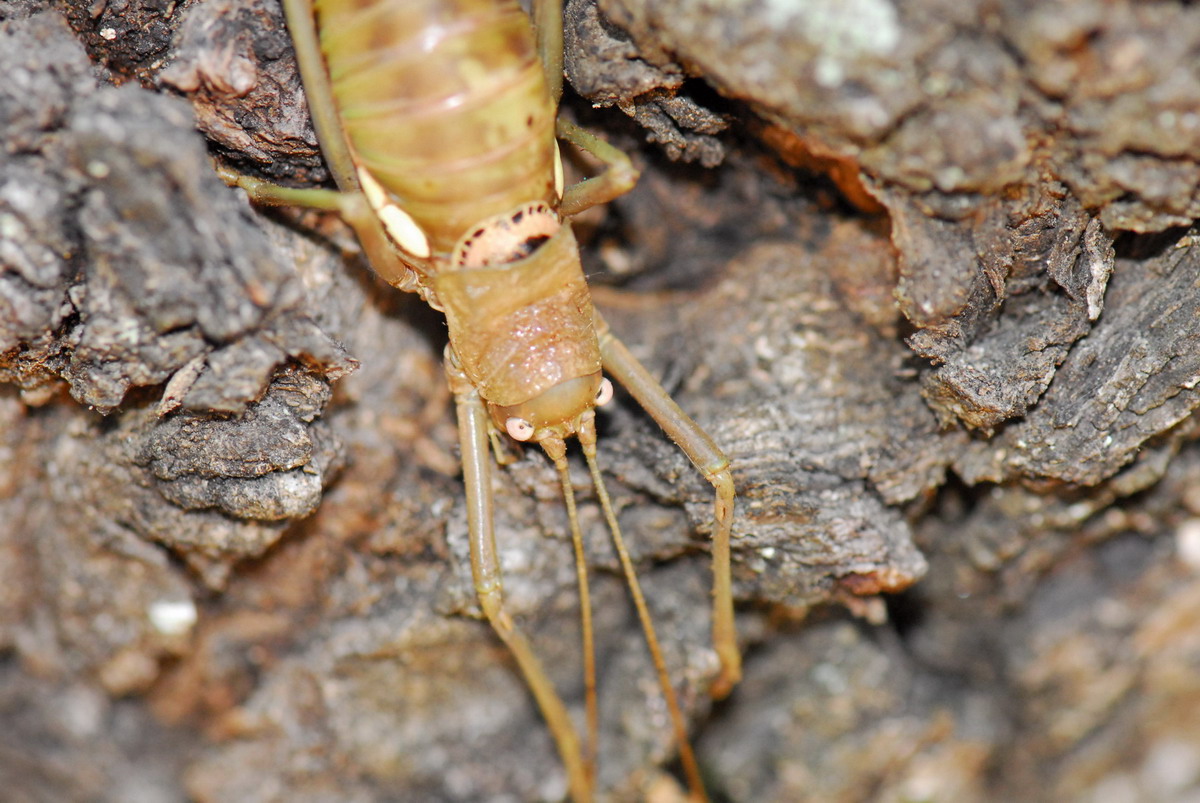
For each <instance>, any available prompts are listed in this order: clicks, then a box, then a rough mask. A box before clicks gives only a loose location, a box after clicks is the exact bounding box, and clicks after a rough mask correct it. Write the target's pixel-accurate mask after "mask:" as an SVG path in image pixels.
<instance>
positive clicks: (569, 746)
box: [446, 348, 592, 803]
mask: <svg viewBox="0 0 1200 803" xmlns="http://www.w3.org/2000/svg"><path fill="white" fill-rule="evenodd" d="M455 362H456V361H455V358H454V355H453V353H452V352H451V351H450V349H449V348H447V350H446V376H447V379H448V380H449V383H450V391H451V392H452V393H453V394H454V400H455V406H456V408H457V411H458V439H459V445H460V448H461V449H462V469H463V484H464V485H465V486H466V492H467V529H468V532H469V538H470V543H471V575H472V577H473V578H474V581H475V594H476V595H477V596H478V598H479V607H480V608H482V609H483V615H484V616H486V617H487V620H488V622H489V623H490V624H491V625H492V629H493V630H495V631H496V635H498V636H499V637H500V640H501V641H503V642H504V644H505V646H507V647H508V649H509V652H511V653H512V656H513V658H515V659H516V661H517V666H518V667H519V668H520V670H521V674H522V675H523V676H524V677H525V682H526V683H527V684H528V685H529V689H530V690H531V691H532V692H533V696H534V698H535V699H536V700H537V703H538V707H539V708H540V709H541V712H542V717H543V718H544V719H545V720H546V724H547V725H548V726H549V727H550V732H551V734H553V736H554V742H555V744H556V745H557V746H558V753H559V755H560V756H561V758H562V762H563V764H564V765H565V766H566V770H567V784H568V787H569V788H570V791H571V797H572V799H574V800H575V803H586V801H590V800H591V799H592V784H591V779H590V773H589V771H588V768H587V763H586V762H585V761H584V758H583V751H582V749H581V748H580V743H579V734H578V733H577V732H576V730H575V725H574V724H573V723H572V722H571V717H570V715H569V714H568V713H567V707H566V705H564V704H563V701H562V698H561V697H559V695H558V692H557V691H555V690H554V685H553V684H552V683H551V682H550V678H549V677H547V675H546V672H545V670H544V669H542V664H541V662H540V661H539V660H538V658H537V656H536V655H535V654H534V652H533V647H532V646H530V644H529V641H528V640H527V639H526V638H525V636H524V635H523V634H522V633H521V631H520V630H518V629H517V625H516V622H515V621H513V618H512V615H511V614H510V613H509V612H508V610H507V609H506V608H505V605H504V588H503V584H502V579H501V574H500V561H499V558H498V557H497V554H496V538H495V535H494V531H493V524H492V481H491V455H490V454H489V453H488V429H489V424H488V414H487V410H486V409H485V408H484V404H483V400H482V399H481V398H480V397H479V391H477V390H476V389H475V387H474V386H473V385H472V384H471V383H470V381H469V380H468V379H467V377H466V376H465V375H464V374H463V372H462V369H461V368H459V367H458V366H457V365H456V364H455Z"/></svg>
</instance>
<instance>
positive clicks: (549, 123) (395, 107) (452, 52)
mask: <svg viewBox="0 0 1200 803" xmlns="http://www.w3.org/2000/svg"><path fill="white" fill-rule="evenodd" d="M315 8H316V13H317V30H318V36H319V38H320V43H321V51H322V53H323V54H324V56H325V63H326V66H327V68H328V70H329V78H330V87H331V89H332V92H333V98H334V102H335V103H336V105H337V108H338V112H339V116H340V117H341V121H342V130H343V131H344V133H345V136H346V140H347V142H348V143H349V145H350V148H351V151H352V153H353V154H354V156H355V159H356V161H357V162H358V163H359V164H360V165H361V166H363V167H365V168H367V170H369V171H370V172H371V174H372V175H373V176H374V177H375V178H376V180H378V181H379V183H380V184H381V185H383V187H384V188H385V189H387V190H388V191H389V192H390V193H391V194H392V195H394V196H395V198H396V200H397V201H398V202H399V205H400V206H401V207H402V208H403V209H404V210H405V211H406V212H407V213H408V214H409V215H411V216H412V217H413V219H414V220H416V221H417V223H418V224H420V226H421V228H422V229H423V230H424V231H425V233H426V235H427V236H428V237H429V241H430V245H431V247H432V251H433V254H434V255H438V254H441V255H447V254H449V253H450V251H451V250H452V249H453V248H454V245H455V244H456V243H457V242H458V240H459V238H461V237H462V236H463V234H464V233H466V232H467V230H468V228H469V227H471V226H474V225H475V224H477V223H479V222H480V221H483V220H486V219H487V218H490V217H493V216H495V215H499V214H503V213H505V212H507V211H509V210H510V209H512V208H514V207H516V206H517V205H518V204H521V203H523V202H527V201H545V202H546V203H549V204H551V205H555V204H557V203H558V195H557V193H556V192H555V187H554V164H555V159H556V156H555V145H554V117H555V111H556V110H555V107H554V103H553V102H552V101H551V99H550V93H549V90H548V89H547V87H546V80H545V76H544V73H543V71H542V65H541V61H540V60H539V58H538V54H537V49H536V45H535V42H534V37H533V31H532V29H531V28H530V25H529V17H528V16H527V15H526V14H525V12H524V11H522V10H521V8H520V7H519V6H518V5H517V3H516V0H499V1H497V0H318V1H317V2H316V3H315Z"/></svg>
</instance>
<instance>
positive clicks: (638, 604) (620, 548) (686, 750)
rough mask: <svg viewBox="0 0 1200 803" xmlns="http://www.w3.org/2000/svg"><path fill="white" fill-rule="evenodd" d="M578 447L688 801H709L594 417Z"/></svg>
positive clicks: (583, 425) (585, 424)
mask: <svg viewBox="0 0 1200 803" xmlns="http://www.w3.org/2000/svg"><path fill="white" fill-rule="evenodd" d="M579 443H580V444H581V445H582V446H583V456H584V457H585V458H586V459H587V464H588V470H590V471H591V473H592V484H593V485H595V486H596V495H597V496H599V498H600V507H601V508H603V509H604V518H605V519H607V520H608V529H609V531H610V532H611V533H612V538H613V546H614V548H615V549H616V551H617V556H618V557H619V558H620V560H621V569H622V570H623V571H624V573H625V582H626V583H627V584H628V585H629V593H630V595H632V597H633V604H634V607H635V608H637V614H638V619H640V620H641V623H642V632H643V633H644V634H645V636H646V646H647V647H649V649H650V659H651V660H652V661H653V662H654V669H655V672H657V673H658V685H659V688H660V689H662V694H663V698H664V699H665V700H666V702H667V710H668V712H670V715H671V724H672V726H673V727H674V730H675V742H676V744H677V745H678V746H679V763H680V764H682V765H683V774H684V775H685V776H686V777H687V784H688V790H689V797H691V798H692V799H693V800H697V801H707V800H708V795H707V794H706V793H705V791H704V781H703V780H702V779H701V777H700V767H699V765H698V764H697V763H696V755H695V753H693V752H692V745H691V742H689V741H688V735H687V725H686V724H685V723H684V719H683V710H682V709H681V708H680V707H679V698H678V696H677V695H676V694H675V687H674V686H672V685H671V676H670V675H669V674H668V673H667V663H666V661H665V660H663V654H662V648H661V647H660V646H659V643H658V636H657V635H656V634H655V632H654V622H653V621H651V619H650V609H649V608H648V607H647V606H646V598H645V596H644V595H643V594H642V587H641V584H640V583H638V579H637V574H636V573H635V572H634V568H633V561H632V560H631V559H630V557H629V550H627V549H626V548H625V539H623V538H622V537H621V528H620V526H619V525H618V524H617V517H616V514H614V513H613V507H612V501H611V500H610V499H609V497H608V489H607V488H606V487H605V485H604V479H603V478H602V477H601V476H600V467H599V465H597V463H596V422H595V417H594V415H593V416H587V415H585V416H584V417H583V420H582V421H581V425H580V428H579Z"/></svg>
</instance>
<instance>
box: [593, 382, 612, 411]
mask: <svg viewBox="0 0 1200 803" xmlns="http://www.w3.org/2000/svg"><path fill="white" fill-rule="evenodd" d="M612 397H613V386H612V382H609V381H608V380H607V379H601V380H600V388H599V390H597V391H596V406H597V407H603V406H604V405H606V404H608V403H609V402H610V401H612Z"/></svg>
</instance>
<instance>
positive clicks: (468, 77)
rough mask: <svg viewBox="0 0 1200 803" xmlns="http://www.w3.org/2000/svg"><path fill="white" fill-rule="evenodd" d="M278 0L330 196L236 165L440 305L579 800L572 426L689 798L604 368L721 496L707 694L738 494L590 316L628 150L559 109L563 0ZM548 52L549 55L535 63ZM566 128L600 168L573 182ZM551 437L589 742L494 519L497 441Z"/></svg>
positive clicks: (520, 640) (494, 585)
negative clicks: (618, 464)
mask: <svg viewBox="0 0 1200 803" xmlns="http://www.w3.org/2000/svg"><path fill="white" fill-rule="evenodd" d="M533 5H534V9H533V17H534V19H533V23H534V24H533V25H532V26H531V25H530V19H529V17H528V16H527V15H526V14H525V12H524V11H522V10H521V8H520V7H519V6H518V5H517V2H516V0H316V2H315V3H314V2H313V0H284V8H285V12H286V15H287V22H288V27H289V29H290V31H291V34H292V39H293V42H294V43H295V47H296V52H297V56H298V59H299V62H300V68H301V74H302V77H303V80H304V85H305V90H306V93H307V95H308V100H309V106H310V109H311V112H312V117H313V123H314V126H315V128H316V130H317V135H318V138H319V140H320V142H321V148H322V151H323V152H324V155H325V159H326V161H327V163H328V165H329V168H330V170H331V172H332V173H333V175H334V178H335V180H336V181H337V185H338V188H339V189H338V190H337V191H334V190H319V189H318V190H314V189H301V190H296V189H287V188H283V187H278V186H275V185H270V184H266V183H264V182H260V181H258V180H255V179H252V178H249V177H244V176H235V175H233V174H226V178H227V179H228V180H229V181H230V182H231V183H236V184H238V185H239V186H241V187H243V188H244V189H245V190H246V191H247V192H248V193H249V194H250V196H251V197H252V198H253V199H254V200H256V201H259V202H263V203H274V204H295V205H303V206H310V207H317V208H324V209H333V210H337V211H338V212H340V214H341V215H342V217H343V218H344V219H345V220H346V221H347V222H348V223H349V224H350V225H351V226H352V227H353V228H354V230H355V232H356V234H357V235H358V238H359V240H360V242H361V244H362V247H363V249H364V251H365V252H366V253H367V255H368V257H369V259H370V261H371V264H372V266H373V267H374V269H375V270H376V271H377V272H378V273H379V274H380V275H381V276H382V277H383V278H384V279H386V280H387V281H388V282H390V283H391V284H393V285H394V286H396V287H398V288H400V289H402V290H408V291H413V292H416V293H419V294H420V295H421V297H422V298H423V299H425V301H426V302H428V303H429V304H430V305H432V306H433V307H434V308H436V309H438V310H441V311H443V312H444V313H445V315H446V320H447V323H448V326H449V336H450V337H449V339H450V342H449V345H448V346H447V348H446V356H445V366H446V375H447V378H448V381H449V384H450V388H451V391H452V392H453V394H454V397H455V401H456V406H457V414H458V426H459V441H460V446H461V450H462V467H463V480H464V483H465V486H466V493H467V514H468V522H469V530H470V544H471V569H472V574H473V576H474V582H475V590H476V593H477V595H478V598H479V604H480V607H481V608H482V610H483V613H484V615H485V616H486V617H487V619H488V621H489V622H490V623H491V625H492V627H493V628H494V629H495V632H496V633H497V634H498V635H499V637H500V638H501V640H503V642H504V643H505V644H506V645H507V646H508V648H509V650H510V651H511V653H512V655H513V657H514V659H515V660H516V663H517V665H518V666H519V668H520V670H521V672H522V674H523V675H524V677H525V680H526V682H527V683H528V685H529V687H530V689H531V690H532V692H533V694H534V697H535V698H536V700H537V703H538V705H539V707H540V709H541V711H542V715H543V717H544V718H545V720H546V722H547V724H548V726H549V728H550V730H551V732H552V734H553V736H554V740H555V743H556V745H557V747H558V752H559V754H560V756H561V757H562V761H563V763H564V765H565V767H566V771H567V782H568V786H569V789H570V793H571V795H572V797H573V798H574V799H575V800H576V801H584V800H590V799H591V796H592V787H593V783H594V774H595V762H596V755H595V750H596V747H595V746H596V741H597V730H598V726H597V712H596V696H595V663H594V657H593V656H592V632H591V627H592V626H591V615H590V604H589V601H588V591H587V569H586V565H585V563H584V559H583V549H582V536H581V534H580V531H579V524H578V520H577V517H576V513H575V500H574V494H573V491H572V488H571V484H570V481H569V478H568V473H567V462H566V457H565V455H566V443H565V441H566V438H568V437H570V436H575V437H576V438H577V439H578V440H579V442H580V444H581V446H582V449H583V453H584V456H585V458H586V460H587V463H588V467H589V469H590V471H591V475H592V481H593V483H594V484H595V486H596V492H597V496H598V498H599V500H600V503H601V506H602V508H603V510H604V514H605V518H606V519H607V521H608V525H609V528H610V529H611V531H612V535H613V539H614V543H615V545H616V549H617V553H618V555H619V556H620V560H621V563H622V566H623V568H624V571H625V574H626V577H627V580H628V583H629V588H630V591H631V594H632V596H633V599H634V602H635V605H636V607H637V610H638V615H639V617H640V619H641V620H642V625H643V629H644V630H645V633H646V641H647V644H648V646H649V649H650V652H651V656H652V658H653V660H654V663H655V666H656V669H657V672H658V675H659V683H660V685H661V686H662V690H663V694H664V696H665V697H666V700H667V705H668V709H669V711H670V713H671V717H672V721H673V725H674V729H675V732H676V737H677V740H678V743H679V752H680V760H681V764H682V766H683V768H684V772H685V774H686V776H687V780H688V785H689V788H690V790H691V793H692V795H693V796H694V797H698V798H702V797H703V796H704V790H703V785H702V783H701V781H700V774H699V770H698V768H697V766H696V762H695V758H694V756H693V754H692V751H691V748H690V747H689V745H688V740H687V736H686V730H685V727H684V720H683V716H682V713H681V711H680V709H679V705H678V702H677V700H676V698H675V694H674V689H673V687H672V685H671V682H670V679H669V676H668V674H667V671H666V667H665V664H664V662H663V658H662V654H661V650H660V649H659V646H658V641H657V638H656V636H655V633H654V629H653V626H652V624H651V622H650V617H649V614H648V611H647V608H646V605H645V602H644V600H643V598H642V594H641V591H640V588H639V586H638V583H637V579H636V577H635V575H634V570H633V566H632V562H631V561H630V559H629V556H628V553H627V552H626V550H625V547H624V544H623V542H622V540H621V534H620V530H619V528H618V527H617V521H616V517H615V515H614V514H613V509H612V505H611V504H610V502H609V498H608V494H607V491H606V490H605V486H604V483H603V481H602V479H601V476H600V471H599V469H598V468H597V464H596V425H595V407H596V406H598V405H602V404H604V403H605V402H607V401H608V399H609V398H611V396H612V385H611V384H610V383H609V381H608V380H607V379H605V378H604V377H603V373H602V372H604V371H606V372H607V373H608V374H610V375H611V376H612V377H614V378H615V379H616V380H617V381H618V382H620V383H621V384H622V385H623V386H624V387H625V388H626V389H627V390H628V391H629V392H630V393H631V394H632V395H633V397H634V398H635V399H636V400H637V401H638V402H639V404H641V406H642V407H643V408H644V409H645V410H646V411H647V412H648V413H649V414H650V415H651V416H652V417H653V418H654V419H655V420H656V421H657V422H658V423H659V425H660V426H661V427H662V428H663V430H664V431H665V432H666V433H667V434H668V435H669V436H670V437H671V439H672V440H674V441H675V442H676V443H677V444H678V445H679V447H680V448H681V449H683V451H684V452H685V453H686V454H687V456H688V457H689V458H690V459H691V460H692V462H693V463H694V464H695V465H696V467H697V468H698V469H699V470H700V471H701V472H702V473H703V474H704V476H705V477H706V478H707V479H708V481H709V482H711V483H712V485H713V487H714V488H715V490H716V502H715V524H714V528H713V542H712V555H713V576H714V580H713V643H714V646H715V648H716V651H717V654H718V656H719V659H720V664H721V669H720V674H719V676H718V678H717V679H716V681H715V682H714V684H713V688H712V693H713V694H714V696H723V695H725V694H727V693H728V692H729V690H730V689H731V688H732V686H733V685H734V684H736V683H737V682H738V680H739V679H740V677H741V657H740V653H739V651H738V647H737V641H736V636H735V632H734V622H733V603H732V598H731V590H730V574H729V571H730V570H729V540H730V528H731V525H732V518H733V504H734V488H733V480H732V477H731V475H730V471H729V461H728V460H727V459H726V457H725V455H724V454H722V452H721V450H720V449H718V448H717V446H716V445H715V444H714V443H713V441H712V440H711V438H709V436H708V435H707V434H705V433H704V431H703V430H701V429H700V428H699V427H698V426H697V425H696V424H695V423H694V422H693V421H692V420H691V419H690V418H689V417H688V416H687V415H686V414H685V413H684V412H683V411H682V410H681V409H680V408H679V407H678V406H677V405H676V404H675V402H674V401H673V400H672V399H671V398H670V397H669V396H668V395H667V393H666V392H665V391H664V390H663V389H662V387H661V386H660V385H659V384H658V383H657V382H656V381H655V380H654V379H653V377H651V375H650V374H649V372H648V371H646V369H645V368H643V367H642V365H641V364H640V363H638V361H637V360H636V359H635V358H634V357H633V356H632V355H631V354H630V352H629V351H628V350H627V349H626V348H625V346H624V345H622V344H621V342H620V341H619V340H617V339H616V338H615V337H614V336H613V335H612V333H611V332H610V331H609V328H608V325H607V324H606V323H605V321H604V320H603V318H601V317H600V315H599V314H598V313H597V312H595V311H594V309H593V308H592V302H591V298H590V295H589V293H588V287H587V283H586V281H585V280H584V277H583V270H582V267H581V264H580V258H579V251H578V247H577V246H576V243H575V239H574V236H573V234H572V232H571V226H570V223H569V221H568V218H569V217H570V216H572V215H574V214H576V213H578V212H580V211H582V210H584V209H587V208H588V207H591V206H594V205H596V204H600V203H605V202H607V201H609V200H612V199H613V198H615V197H616V196H618V195H620V194H622V193H624V192H626V191H628V190H629V189H630V188H631V187H632V186H633V185H634V183H635V182H636V181H637V171H636V170H634V169H633V167H632V165H631V164H630V162H629V159H628V157H626V156H625V154H623V153H621V152H620V151H618V150H617V149H615V148H613V147H612V146H610V145H608V144H607V143H605V142H603V141H601V140H599V139H597V138H595V137H593V136H591V135H590V134H588V133H587V132H585V131H583V130H582V129H580V128H578V127H576V126H574V125H572V124H569V123H567V122H566V121H558V122H557V124H556V120H555V118H556V112H557V103H558V99H559V97H560V95H561V91H562V5H561V0H534V4H533ZM539 54H540V56H541V58H539ZM556 136H557V137H561V138H563V139H565V140H567V141H569V142H571V143H573V144H575V145H577V146H579V147H581V148H583V149H584V150H586V151H588V152H590V153H592V154H593V155H595V156H596V157H598V158H599V159H600V160H601V161H602V162H603V163H604V164H605V166H606V167H605V170H604V172H603V173H601V175H599V176H597V177H594V178H591V179H587V180H585V181H582V182H580V183H579V184H576V185H574V186H572V187H569V188H564V187H563V173H562V163H561V161H560V156H559V152H558V145H557V140H556ZM500 433H505V434H507V435H508V436H509V437H511V438H513V439H515V440H518V441H527V442H536V443H539V444H541V446H542V448H543V449H544V450H545V452H546V454H547V455H549V457H550V459H551V460H553V462H554V464H555V466H556V468H557V470H558V474H559V478H560V481H561V484H562V490H563V496H564V500H565V504H566V505H567V512H568V518H569V521H570V526H571V530H572V538H573V541H574V544H575V554H576V569H577V574H578V578H579V586H580V602H581V608H582V614H581V616H582V629H583V640H584V649H585V669H584V671H585V675H586V677H585V687H586V689H587V696H586V705H587V715H586V716H587V733H588V737H589V738H588V740H587V744H586V747H585V746H584V745H582V744H581V740H580V738H579V736H578V733H577V731H576V729H575V727H574V725H573V724H572V721H571V718H570V716H569V714H568V713H567V709H566V706H565V705H564V704H563V702H562V699H561V698H560V697H559V695H558V693H557V692H556V691H555V690H554V687H553V685H552V684H551V683H550V681H549V679H548V677H547V675H546V673H545V671H544V670H543V669H542V666H541V664H540V662H539V661H538V658H537V656H536V655H535V653H534V651H533V650H532V648H531V647H530V645H529V642H528V641H527V640H526V638H525V636H524V635H523V634H522V632H521V631H520V630H519V629H518V627H517V625H516V624H515V622H514V621H513V618H512V616H511V615H510V614H509V612H508V611H507V610H506V608H505V604H504V596H503V591H502V586H501V577H500V568H499V564H498V561H497V556H496V547H495V542H494V538H493V532H492V499H491V491H490V488H491V483H490V476H489V472H490V470H491V463H490V455H489V443H490V442H492V441H496V439H497V438H498V437H499V436H500Z"/></svg>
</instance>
